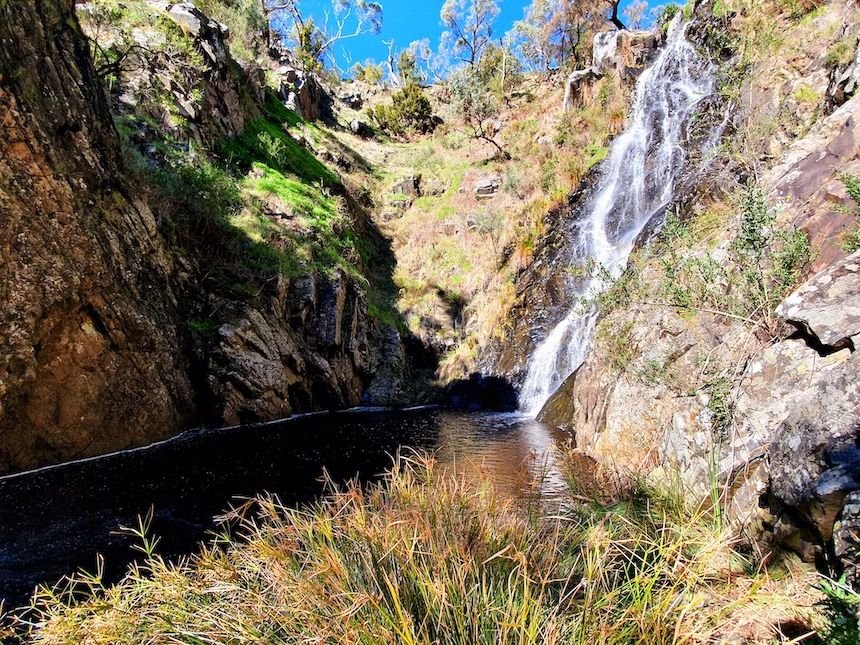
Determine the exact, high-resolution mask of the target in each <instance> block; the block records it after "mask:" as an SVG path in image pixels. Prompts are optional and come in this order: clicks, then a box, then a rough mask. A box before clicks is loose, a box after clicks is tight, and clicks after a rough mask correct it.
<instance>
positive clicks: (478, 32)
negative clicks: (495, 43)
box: [439, 0, 499, 66]
mask: <svg viewBox="0 0 860 645" xmlns="http://www.w3.org/2000/svg"><path fill="white" fill-rule="evenodd" d="M498 15H499V4H498V2H496V1H495V0H445V4H444V5H442V11H441V12H440V14H439V16H440V18H441V19H442V24H443V25H444V26H445V31H444V32H443V34H442V47H443V48H450V49H451V50H452V51H453V52H454V53H455V55H456V56H458V57H459V58H460V60H462V61H464V62H466V63H468V64H469V65H471V66H474V65H475V64H476V63H477V62H478V61H479V60H480V58H481V54H482V52H483V51H484V49H485V48H486V47H487V45H488V44H489V43H490V42H492V40H493V22H495V20H496V17H497V16H498Z"/></svg>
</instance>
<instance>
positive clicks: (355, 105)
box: [337, 89, 364, 110]
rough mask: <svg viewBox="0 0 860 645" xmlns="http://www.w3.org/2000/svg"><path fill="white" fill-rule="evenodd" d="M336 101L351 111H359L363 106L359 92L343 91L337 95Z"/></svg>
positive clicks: (362, 98)
mask: <svg viewBox="0 0 860 645" xmlns="http://www.w3.org/2000/svg"><path fill="white" fill-rule="evenodd" d="M337 100H338V101H340V102H341V103H343V104H344V105H346V106H347V107H349V108H351V109H353V110H360V109H361V108H362V107H363V106H364V97H363V96H362V95H361V92H357V91H354V90H348V89H343V90H341V91H340V92H338V93H337Z"/></svg>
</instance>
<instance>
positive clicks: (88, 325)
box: [0, 0, 195, 472]
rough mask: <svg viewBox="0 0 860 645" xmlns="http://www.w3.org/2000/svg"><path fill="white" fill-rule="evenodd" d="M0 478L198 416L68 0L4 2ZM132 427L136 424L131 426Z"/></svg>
mask: <svg viewBox="0 0 860 645" xmlns="http://www.w3.org/2000/svg"><path fill="white" fill-rule="evenodd" d="M0 42H2V43H3V45H2V47H0V213H2V216H0V240H3V241H2V242H0V257H2V258H3V260H2V268H0V294H2V297H0V472H8V471H10V470H20V469H24V468H28V467H33V466H38V465H42V464H46V463H51V462H56V461H59V460H62V459H67V458H69V457H72V456H76V457H83V456H89V455H95V454H99V453H102V452H108V451H111V450H116V449H119V448H125V447H129V446H133V445H139V444H141V443H144V442H147V441H152V440H155V439H158V438H162V437H165V436H167V435H169V434H171V433H173V432H176V431H178V430H179V429H180V428H181V427H182V426H183V425H184V424H185V423H186V422H187V421H188V419H189V417H190V415H191V414H193V413H194V410H195V407H194V402H193V392H192V387H191V384H190V381H189V378H188V376H187V372H188V364H187V361H186V357H185V355H184V353H183V351H182V347H183V340H182V338H181V336H180V334H181V331H180V328H179V327H178V326H177V324H176V322H175V321H176V307H177V305H176V302H177V294H176V292H175V290H174V287H173V285H172V284H171V281H170V280H169V275H170V273H171V271H172V267H171V262H170V260H169V258H168V257H167V256H166V254H165V253H164V250H163V248H162V246H161V242H160V239H159V237H158V234H157V231H156V221H155V217H154V216H153V214H152V212H151V211H150V209H149V208H148V207H147V205H146V204H145V203H144V202H142V201H140V200H139V199H136V198H135V197H134V193H133V191H131V190H130V187H129V186H128V185H126V184H124V183H123V181H122V173H121V168H120V166H119V159H120V156H119V142H118V140H117V137H116V132H115V130H114V127H113V122H112V118H111V114H110V112H109V110H108V106H107V102H106V100H105V98H104V97H105V95H104V92H103V91H102V88H101V87H100V86H99V82H98V79H97V78H96V74H95V71H94V69H93V66H92V63H91V60H90V57H89V45H88V43H87V42H86V40H85V38H84V36H83V35H82V32H81V28H80V25H79V24H78V21H77V18H76V16H75V12H74V7H73V4H72V2H70V1H69V0H54V1H49V2H44V3H27V2H5V3H0ZM132 420H133V422H132Z"/></svg>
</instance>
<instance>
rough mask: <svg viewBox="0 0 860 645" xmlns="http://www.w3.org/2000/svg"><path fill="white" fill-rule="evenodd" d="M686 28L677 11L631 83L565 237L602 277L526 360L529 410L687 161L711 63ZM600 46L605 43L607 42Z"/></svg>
mask: <svg viewBox="0 0 860 645" xmlns="http://www.w3.org/2000/svg"><path fill="white" fill-rule="evenodd" d="M688 26H689V24H684V23H683V22H682V20H681V15H680V14H679V15H678V16H676V17H675V19H674V20H673V22H672V24H671V25H670V27H669V32H668V35H667V39H666V44H665V45H664V47H663V49H662V51H661V52H660V53H659V55H658V56H657V58H656V60H655V61H654V63H653V64H652V65H651V66H650V67H649V68H648V69H646V70H645V71H644V72H643V73H642V75H641V76H640V77H639V80H638V82H637V84H636V89H635V95H634V101H633V106H632V112H631V115H630V118H629V122H628V124H627V127H626V129H625V131H624V132H623V133H622V134H621V135H619V136H618V137H617V138H616V140H615V142H614V143H613V145H612V149H611V151H610V154H609V157H608V159H607V160H606V161H605V162H604V163H603V166H602V171H601V175H600V177H599V180H598V182H597V185H596V186H595V189H594V191H593V192H592V194H591V197H590V198H589V199H588V201H587V203H586V205H585V209H584V211H583V212H584V214H585V216H584V217H583V218H582V220H581V221H580V222H579V223H578V224H577V232H576V239H575V240H573V241H572V242H573V243H572V249H573V250H572V252H571V257H570V258H569V259H570V263H571V265H575V266H581V267H584V266H587V265H589V266H592V267H599V268H600V273H601V274H602V275H587V276H586V277H585V278H584V279H581V280H580V281H579V286H578V287H577V288H576V290H575V292H574V293H572V294H571V299H572V300H573V301H574V302H575V304H574V306H573V308H572V309H571V311H570V312H569V313H568V315H567V316H566V317H565V318H564V320H562V321H561V322H560V323H559V324H558V325H556V327H555V328H554V329H553V330H552V331H551V332H550V334H549V335H548V336H547V337H546V338H545V339H544V340H543V342H541V343H540V345H539V346H538V347H537V348H536V349H535V351H534V353H533V354H532V356H531V358H530V359H529V364H528V371H527V374H526V379H525V381H524V383H523V388H522V391H521V393H520V408H521V409H522V410H523V411H525V412H528V413H530V414H537V413H538V412H539V411H540V409H541V407H542V406H543V404H544V403H545V402H546V400H547V398H549V396H550V395H551V394H552V393H553V392H555V390H557V389H558V387H559V386H560V385H561V384H562V382H563V381H564V379H566V378H567V377H568V376H569V375H570V374H572V373H573V372H574V371H575V370H576V369H577V368H578V367H579V366H580V365H581V364H582V362H583V361H584V360H585V356H586V354H587V352H588V350H589V348H590V345H591V341H592V337H593V334H594V327H595V323H596V321H597V311H596V310H595V308H594V306H593V305H589V304H583V303H587V302H588V301H589V300H593V298H594V296H596V295H598V294H599V293H600V291H602V290H604V289H606V288H607V287H608V286H609V285H608V284H607V280H606V275H609V276H610V277H611V279H612V280H614V279H616V278H617V277H618V276H620V275H621V273H622V272H623V271H624V269H625V268H626V266H627V260H628V258H629V256H630V253H631V251H632V250H633V244H634V242H635V241H636V238H637V237H638V236H639V234H640V233H641V232H642V229H643V228H644V227H645V225H646V224H647V223H648V221H649V220H650V219H651V218H652V217H653V216H654V215H655V214H656V213H657V212H658V211H659V210H660V209H662V208H664V207H665V206H666V205H667V204H668V203H669V202H670V201H671V199H672V194H673V190H674V185H675V180H676V179H677V178H678V177H679V175H680V174H681V172H682V171H683V169H684V166H685V164H686V161H687V155H686V152H685V147H684V144H685V143H686V141H685V139H686V134H687V130H688V125H689V121H690V117H691V116H693V114H694V113H695V111H696V108H697V106H698V105H699V103H700V102H701V101H702V100H703V99H704V98H706V97H708V96H710V95H711V94H712V93H713V91H714V85H715V69H714V66H713V65H712V64H711V63H710V62H709V61H707V60H706V59H705V58H703V57H702V55H701V54H699V52H698V51H697V50H696V48H695V47H694V46H693V45H692V44H691V43H690V42H689V41H688V40H687V37H686V32H687V28H688ZM612 42H613V43H614V42H615V41H614V40H613V41H612ZM600 44H601V48H603V47H604V45H605V46H606V48H609V47H611V44H610V43H609V41H608V40H607V42H606V43H603V42H602V41H601V43H600ZM717 140H718V136H717V137H708V142H707V143H706V144H705V145H706V146H712V147H713V146H714V145H715V144H716V141H717ZM592 273H593V272H592Z"/></svg>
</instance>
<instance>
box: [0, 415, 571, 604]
mask: <svg viewBox="0 0 860 645" xmlns="http://www.w3.org/2000/svg"><path fill="white" fill-rule="evenodd" d="M553 440H554V437H553V435H552V433H551V432H550V431H549V430H548V429H547V428H546V427H545V426H543V425H541V424H539V423H537V422H536V421H534V420H533V419H528V418H524V417H521V416H517V415H499V414H463V413H456V412H450V411H446V410H422V411H411V412H409V411H406V412H392V411H362V412H354V413H336V414H325V415H318V416H308V417H301V418H297V419H292V420H289V421H286V422H283V423H277V424H269V425H266V426H256V427H246V428H237V429H229V430H208V431H200V432H195V433H187V434H186V435H183V436H182V437H179V438H177V439H175V440H172V441H169V442H166V443H162V444H159V445H154V446H150V447H148V448H145V449H141V450H136V451H130V452H124V453H117V454H114V455H109V456H106V457H102V458H99V459H95V460H87V461H81V462H75V463H70V464H65V465H62V466H57V467H53V468H48V469H43V470H40V471H34V472H30V473H24V474H21V475H15V476H11V477H5V478H0V599H5V600H6V604H7V608H8V607H10V606H16V605H19V604H22V603H24V602H25V601H26V600H27V598H28V596H29V594H30V593H31V592H32V590H33V588H34V587H35V585H37V584H39V583H49V584H51V583H54V582H56V581H57V580H59V579H60V578H61V577H62V576H63V575H65V574H69V573H72V572H74V571H76V570H77V569H79V568H84V569H86V570H90V571H92V570H94V568H95V564H96V557H97V554H101V555H103V556H104V557H105V561H106V562H107V574H108V576H110V577H116V576H118V575H119V574H121V572H122V571H124V568H125V567H126V566H127V564H128V563H129V562H130V561H131V560H132V559H133V558H134V551H133V550H132V548H131V547H132V545H133V542H134V540H133V539H132V538H130V537H128V536H127V535H123V534H119V533H117V529H118V528H119V527H120V526H134V525H135V524H136V522H137V517H138V516H140V515H145V514H146V513H147V512H148V511H149V510H150V509H152V511H153V514H154V515H153V523H152V534H154V535H157V536H159V537H160V538H161V542H160V544H159V552H161V553H162V554H165V555H166V556H168V557H172V556H175V555H179V554H183V553H189V552H192V551H194V550H195V548H196V545H197V543H198V542H199V541H200V540H203V539H206V537H207V534H208V533H209V532H210V531H211V530H212V529H214V528H216V526H217V524H216V522H215V521H214V519H213V518H214V517H215V516H216V515H219V514H221V513H222V512H224V511H225V510H227V509H228V508H229V507H230V506H231V504H235V503H236V502H237V498H242V497H250V496H254V495H257V494H259V493H263V492H268V493H273V494H276V495H278V497H279V498H280V500H281V501H282V502H283V503H285V504H298V503H302V502H306V501H310V500H313V499H314V498H316V497H318V496H319V495H320V493H321V491H322V484H321V482H320V476H321V475H322V473H323V469H325V470H326V471H327V472H328V473H329V474H330V475H331V477H332V478H333V479H334V480H335V481H346V480H348V479H351V478H354V477H358V478H359V479H361V480H362V481H370V480H372V479H374V478H375V477H378V476H379V475H380V474H381V473H383V472H384V471H385V470H386V469H387V468H389V467H390V465H391V463H392V457H391V456H392V455H394V454H396V453H397V451H398V450H400V449H402V448H408V449H417V450H427V451H435V452H436V454H437V459H438V461H439V462H441V463H442V464H444V465H446V466H453V467H455V468H456V469H457V470H458V471H460V472H463V473H467V474H468V475H469V476H477V477H486V478H489V479H490V480H492V481H494V482H495V484H496V485H497V486H499V487H500V488H501V489H503V490H505V491H507V492H511V493H513V494H522V493H523V492H524V491H525V490H527V489H528V487H529V484H528V481H529V480H531V479H533V478H534V477H539V478H540V481H541V483H540V487H541V490H542V491H543V493H544V494H545V495H547V496H552V495H553V494H554V493H555V492H557V491H560V490H562V488H563V484H562V483H561V478H560V476H559V474H558V472H557V471H556V470H555V468H554V466H553V461H552V450H551V446H552V444H553Z"/></svg>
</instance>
